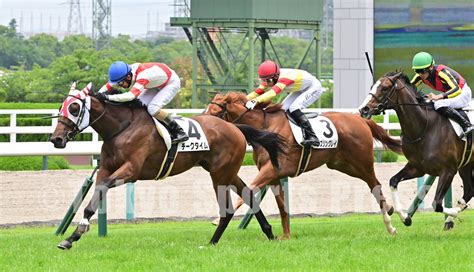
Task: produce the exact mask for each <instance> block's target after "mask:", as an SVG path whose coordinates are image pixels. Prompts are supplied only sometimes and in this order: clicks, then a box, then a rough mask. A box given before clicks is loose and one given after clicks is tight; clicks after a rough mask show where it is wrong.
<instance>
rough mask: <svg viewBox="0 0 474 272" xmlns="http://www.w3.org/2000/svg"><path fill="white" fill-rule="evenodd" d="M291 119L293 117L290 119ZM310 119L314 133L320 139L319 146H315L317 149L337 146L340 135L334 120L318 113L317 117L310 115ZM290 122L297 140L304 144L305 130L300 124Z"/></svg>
mask: <svg viewBox="0 0 474 272" xmlns="http://www.w3.org/2000/svg"><path fill="white" fill-rule="evenodd" d="M289 120H291V119H289ZM308 120H309V122H310V123H311V127H312V128H313V131H314V133H316V136H317V137H318V140H319V146H313V148H316V149H327V148H336V147H337V142H338V140H339V136H338V134H337V130H336V127H335V126H334V124H333V122H331V120H329V119H328V118H326V117H324V116H322V115H318V116H316V117H314V116H309V115H308ZM289 122H290V127H291V131H292V132H293V136H294V137H295V140H296V142H297V143H298V144H299V145H301V146H302V144H301V142H302V141H303V132H302V130H301V128H300V127H299V126H297V125H296V124H295V123H293V121H292V120H291V121H289Z"/></svg>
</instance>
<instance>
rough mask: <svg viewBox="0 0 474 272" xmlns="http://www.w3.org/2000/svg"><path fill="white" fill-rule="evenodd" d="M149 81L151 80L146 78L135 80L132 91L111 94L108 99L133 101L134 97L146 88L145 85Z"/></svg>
mask: <svg viewBox="0 0 474 272" xmlns="http://www.w3.org/2000/svg"><path fill="white" fill-rule="evenodd" d="M148 82H149V81H148V80H146V79H139V80H137V81H136V82H135V84H133V86H132V88H131V89H130V91H128V92H126V93H121V94H114V95H109V97H108V99H109V100H110V101H115V102H128V101H132V100H133V99H135V98H137V97H138V96H139V95H140V94H141V93H142V91H144V90H145V86H146V84H148Z"/></svg>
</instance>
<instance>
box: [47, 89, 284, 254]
mask: <svg viewBox="0 0 474 272" xmlns="http://www.w3.org/2000/svg"><path fill="white" fill-rule="evenodd" d="M75 88H76V87H75V84H73V86H71V90H70V92H69V95H68V98H66V100H65V101H64V103H63V105H62V108H61V110H60V113H59V122H58V124H57V126H56V129H55V131H54V133H53V135H52V136H51V142H52V143H53V144H54V147H56V148H64V147H65V146H66V143H67V142H68V141H69V140H71V139H73V138H74V136H75V135H77V134H78V133H80V132H81V131H82V130H83V129H84V128H86V127H88V126H91V127H92V128H93V129H94V130H95V131H97V132H98V133H99V135H100V136H101V137H102V139H103V140H104V144H103V145H102V150H101V155H100V156H101V160H100V168H99V172H98V175H97V180H96V186H95V191H94V194H93V196H92V199H91V200H90V202H89V203H88V205H87V207H86V208H85V209H84V217H83V219H82V220H81V221H80V223H79V225H78V227H77V228H76V230H75V231H74V232H73V233H72V235H71V236H70V237H68V238H67V239H66V240H64V241H63V242H61V243H60V244H59V245H58V247H59V248H62V249H69V248H71V247H72V244H73V242H74V241H77V240H79V239H80V238H81V236H82V234H84V233H85V232H87V231H88V230H89V220H90V218H91V217H92V215H93V214H94V213H95V212H96V210H97V208H98V204H99V201H100V200H101V199H102V198H104V197H105V196H106V193H107V191H108V189H110V188H113V187H116V186H118V185H121V184H123V183H126V182H129V181H131V182H135V181H137V180H150V179H154V178H155V177H156V176H157V174H158V171H159V170H160V169H159V168H160V165H161V163H162V161H163V160H164V156H165V154H166V150H167V149H166V146H165V142H164V140H163V138H162V137H161V136H160V135H159V133H158V132H157V129H156V127H155V124H154V122H153V120H152V117H151V116H150V115H149V114H148V113H147V111H146V109H145V108H143V106H142V105H141V104H140V105H139V106H133V105H132V104H120V105H113V104H110V103H103V102H100V101H99V100H98V99H96V98H95V97H94V96H93V94H92V93H91V91H90V89H91V84H90V83H89V85H88V86H87V87H85V88H84V89H83V90H82V91H79V90H76V89H75ZM192 119H194V120H195V121H197V122H198V123H199V124H200V125H201V126H202V129H203V131H204V134H205V135H206V137H207V140H208V144H209V149H210V150H208V151H198V152H179V153H178V154H177V157H176V159H175V161H174V165H173V167H172V170H171V172H170V175H171V176H173V175H177V174H179V173H182V172H184V171H186V170H188V169H190V168H191V167H193V166H195V165H200V166H202V167H203V168H204V169H205V170H207V171H208V172H209V173H210V175H211V178H212V182H213V187H214V191H215V193H216V197H217V200H218V203H219V209H220V216H221V218H220V222H219V226H218V227H217V229H216V231H215V233H214V235H213V236H212V238H211V241H210V243H211V244H216V243H217V242H218V241H219V239H220V237H221V236H222V234H223V232H224V230H225V229H226V227H227V225H228V223H229V221H230V220H231V218H232V216H233V214H234V211H233V209H232V205H230V204H229V203H231V200H230V189H232V190H234V191H235V192H236V193H237V194H238V195H240V196H242V195H243V197H244V199H245V201H246V202H248V203H249V204H250V205H253V206H254V211H255V212H256V214H255V216H256V217H257V219H258V220H259V223H260V226H261V228H262V231H263V232H264V233H265V235H266V236H267V237H268V238H269V239H274V236H273V233H272V229H271V226H270V225H269V223H268V222H267V220H266V218H265V216H264V215H263V213H262V211H261V210H260V209H259V208H258V203H257V202H256V201H255V200H254V198H253V195H254V194H253V192H252V191H251V190H250V189H248V187H247V186H246V185H245V184H244V182H243V181H242V180H241V179H240V178H239V176H238V175H237V173H238V171H239V169H240V166H241V165H242V161H243V158H244V155H245V152H246V139H247V141H249V143H250V144H252V145H253V146H254V147H255V148H257V147H262V146H263V148H265V149H266V150H267V151H268V154H270V155H269V156H270V157H271V160H272V161H273V163H275V165H274V166H275V167H278V161H277V160H276V158H277V157H278V155H279V153H280V152H281V150H282V149H281V147H282V144H283V141H282V140H281V139H280V138H279V136H278V135H277V134H275V133H269V132H266V131H263V130H257V129H254V128H252V127H250V126H234V125H233V124H229V123H228V122H225V121H223V120H221V119H219V118H216V117H214V116H206V115H201V116H194V117H192ZM272 167H273V166H272ZM246 195H247V196H246Z"/></svg>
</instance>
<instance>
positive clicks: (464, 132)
mask: <svg viewBox="0 0 474 272" xmlns="http://www.w3.org/2000/svg"><path fill="white" fill-rule="evenodd" d="M473 130H474V126H469V127H467V128H466V130H465V131H463V134H464V136H466V137H467V136H469V134H471V133H472V131H473Z"/></svg>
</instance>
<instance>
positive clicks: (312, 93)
mask: <svg viewBox="0 0 474 272" xmlns="http://www.w3.org/2000/svg"><path fill="white" fill-rule="evenodd" d="M325 91H326V90H325V89H324V88H323V87H322V86H321V82H319V80H318V79H316V78H314V79H313V83H312V84H311V86H309V87H308V88H307V89H306V90H299V91H296V92H293V93H290V94H289V95H288V96H287V97H286V98H285V99H284V100H283V102H282V103H283V107H282V108H283V109H284V110H285V111H289V112H293V111H295V110H301V109H305V108H307V107H309V105H311V104H313V103H314V102H315V101H316V100H318V99H319V98H320V97H321V94H322V93H323V92H325Z"/></svg>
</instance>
